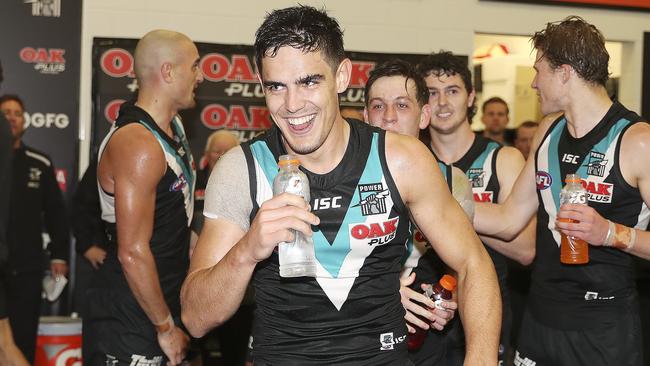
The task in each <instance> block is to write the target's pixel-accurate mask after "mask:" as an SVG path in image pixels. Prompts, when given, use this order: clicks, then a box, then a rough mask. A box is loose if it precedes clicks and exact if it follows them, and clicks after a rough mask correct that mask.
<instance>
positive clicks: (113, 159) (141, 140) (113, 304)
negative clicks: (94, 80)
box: [83, 30, 203, 366]
mask: <svg viewBox="0 0 650 366" xmlns="http://www.w3.org/2000/svg"><path fill="white" fill-rule="evenodd" d="M134 58H135V64H134V70H135V75H136V77H137V79H138V85H139V87H140V89H139V92H138V98H137V100H136V102H135V103H125V104H123V105H122V107H120V114H119V116H118V118H117V120H116V121H115V124H114V126H113V128H112V129H111V130H110V132H109V134H108V135H107V136H106V138H104V141H103V142H102V145H101V147H100V150H99V154H98V160H99V163H98V166H97V180H98V184H99V200H100V204H101V207H102V220H104V222H105V225H106V228H107V229H106V232H107V234H108V245H107V253H106V259H105V260H104V263H103V264H102V265H101V266H100V267H99V269H98V271H97V275H96V276H95V280H94V283H93V285H91V286H90V288H89V290H88V291H87V293H88V297H89V311H88V314H87V316H85V317H84V326H83V331H84V345H83V346H84V350H83V356H84V363H89V364H91V365H98V364H106V365H113V364H119V365H122V364H131V365H157V366H160V365H163V364H164V363H165V361H167V364H169V365H178V364H180V363H181V362H182V360H183V358H184V357H185V352H186V349H187V345H188V340H189V339H188V336H187V334H185V332H184V331H183V330H182V329H181V327H180V319H179V318H180V300H179V292H180V287H181V284H182V282H183V278H184V277H185V275H186V273H187V268H188V265H189V258H188V253H189V241H190V229H189V224H190V222H191V220H192V213H193V209H194V201H193V191H194V182H195V178H196V174H195V171H194V162H193V160H192V155H191V153H190V151H189V144H188V141H187V139H186V137H185V132H184V130H183V125H182V123H181V121H180V118H179V117H178V115H177V113H178V111H179V110H182V109H187V108H192V107H194V105H195V101H194V90H195V89H196V88H197V87H198V84H199V83H201V82H202V81H203V75H202V74H201V71H200V69H199V67H198V63H199V53H198V50H197V49H196V46H195V45H194V43H193V42H192V40H190V39H189V38H188V37H187V36H185V35H184V34H181V33H178V32H174V31H169V30H154V31H151V32H149V33H147V34H145V35H144V37H142V39H141V40H140V41H139V42H138V45H137V46H136V48H135V55H134Z"/></svg>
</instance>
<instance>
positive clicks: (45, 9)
mask: <svg viewBox="0 0 650 366" xmlns="http://www.w3.org/2000/svg"><path fill="white" fill-rule="evenodd" d="M24 2H25V4H29V5H31V6H32V16H33V17H53V18H59V17H60V16H61V0H24Z"/></svg>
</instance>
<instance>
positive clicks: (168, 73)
mask: <svg viewBox="0 0 650 366" xmlns="http://www.w3.org/2000/svg"><path fill="white" fill-rule="evenodd" d="M173 70H174V66H173V65H172V64H171V62H163V64H162V65H160V76H161V77H162V79H163V80H164V81H165V82H166V83H171V82H172V80H173V79H174V75H173Z"/></svg>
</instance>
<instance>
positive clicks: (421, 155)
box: [385, 132, 444, 200]
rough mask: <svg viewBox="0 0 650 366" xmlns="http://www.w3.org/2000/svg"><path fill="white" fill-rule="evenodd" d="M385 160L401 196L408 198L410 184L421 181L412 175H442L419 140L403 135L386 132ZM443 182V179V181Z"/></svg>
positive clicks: (431, 156) (433, 159) (431, 155)
mask: <svg viewBox="0 0 650 366" xmlns="http://www.w3.org/2000/svg"><path fill="white" fill-rule="evenodd" d="M385 150H386V160H387V163H388V169H389V170H390V173H391V175H392V176H393V180H395V183H396V184H397V189H398V190H399V192H400V195H402V198H406V199H407V200H408V196H409V192H410V190H411V188H412V187H411V185H413V184H416V182H417V183H418V184H419V183H421V182H420V181H419V180H415V179H413V178H414V177H418V178H419V177H426V176H427V174H435V175H437V176H440V178H441V179H442V175H441V172H440V169H438V166H437V164H436V160H435V158H434V157H433V154H431V152H430V151H429V149H427V147H426V146H424V144H423V143H422V142H420V140H418V139H416V138H414V137H411V136H405V135H398V134H395V133H391V132H387V133H386V149H385ZM443 183H444V181H443Z"/></svg>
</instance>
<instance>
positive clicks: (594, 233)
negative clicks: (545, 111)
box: [555, 123, 650, 259]
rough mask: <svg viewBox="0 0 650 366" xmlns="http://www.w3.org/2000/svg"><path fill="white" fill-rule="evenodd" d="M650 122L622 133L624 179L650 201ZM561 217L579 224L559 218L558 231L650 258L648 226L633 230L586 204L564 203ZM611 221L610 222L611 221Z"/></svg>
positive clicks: (621, 164)
mask: <svg viewBox="0 0 650 366" xmlns="http://www.w3.org/2000/svg"><path fill="white" fill-rule="evenodd" d="M648 154H650V125H648V124H647V123H637V124H635V125H634V126H631V127H630V128H629V129H628V130H627V131H626V132H625V134H624V135H623V139H622V141H621V151H620V167H621V173H622V174H623V178H624V179H625V181H626V182H627V183H628V184H629V185H630V186H632V187H634V188H637V187H638V188H639V191H640V192H641V196H642V197H643V201H644V202H645V204H646V205H649V204H650V172H649V171H648V169H647V164H646V162H645V160H644V159H639V157H640V156H650V155H648ZM558 218H570V219H573V220H576V221H578V223H562V222H559V221H556V223H555V225H556V227H557V228H558V230H561V231H562V232H563V233H565V234H567V235H571V236H575V237H578V238H580V239H583V240H585V241H587V242H588V243H590V244H591V245H597V246H600V245H604V246H612V247H615V248H618V249H620V250H623V251H626V252H628V253H630V254H632V255H636V256H638V257H641V258H644V259H650V233H648V232H647V231H645V228H640V229H636V230H635V229H634V228H629V227H626V226H624V225H622V224H619V223H616V222H611V221H610V220H607V219H605V218H604V217H602V216H601V215H599V214H598V213H597V212H596V211H595V210H594V209H593V208H591V207H589V206H583V205H563V206H562V209H561V211H560V212H559V213H558ZM610 222H611V224H610Z"/></svg>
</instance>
